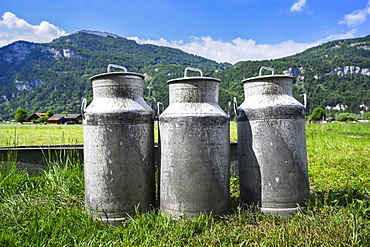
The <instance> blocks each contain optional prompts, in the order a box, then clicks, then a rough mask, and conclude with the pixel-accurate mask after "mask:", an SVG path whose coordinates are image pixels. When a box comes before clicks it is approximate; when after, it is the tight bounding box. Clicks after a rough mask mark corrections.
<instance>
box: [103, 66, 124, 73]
mask: <svg viewBox="0 0 370 247" xmlns="http://www.w3.org/2000/svg"><path fill="white" fill-rule="evenodd" d="M112 67H113V68H117V69H123V70H124V71H125V72H127V69H126V67H125V66H121V65H117V64H109V65H108V67H107V70H108V73H110V68H112Z"/></svg>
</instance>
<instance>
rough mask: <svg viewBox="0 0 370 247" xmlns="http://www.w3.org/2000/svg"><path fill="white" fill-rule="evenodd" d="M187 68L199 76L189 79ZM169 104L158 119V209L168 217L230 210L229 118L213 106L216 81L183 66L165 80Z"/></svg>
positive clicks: (216, 87)
mask: <svg viewBox="0 0 370 247" xmlns="http://www.w3.org/2000/svg"><path fill="white" fill-rule="evenodd" d="M189 70H194V71H198V72H200V77H188V76H187V73H188V71H189ZM167 83H168V84H169V100H170V104H169V106H168V107H167V108H166V109H165V111H164V112H163V113H162V114H161V115H160V117H159V130H160V133H161V136H160V141H161V170H160V209H161V211H162V212H165V213H167V214H169V215H171V216H173V217H181V216H187V217H193V216H196V215H199V214H200V213H206V214H209V213H212V214H215V215H220V214H225V213H227V212H228V211H229V209H230V198H229V193H230V192H229V191H230V177H229V176H230V170H229V166H230V165H229V163H230V158H229V149H230V146H229V145H230V141H229V140H230V137H229V116H228V115H227V114H226V113H225V112H224V111H223V110H222V109H221V108H220V107H219V106H218V87H219V83H220V80H219V79H215V78H210V77H203V72H202V71H201V70H200V69H196V68H189V67H188V68H186V69H185V77H184V78H177V79H173V80H170V81H168V82H167Z"/></svg>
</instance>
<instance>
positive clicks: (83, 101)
mask: <svg viewBox="0 0 370 247" xmlns="http://www.w3.org/2000/svg"><path fill="white" fill-rule="evenodd" d="M86 105H87V101H86V98H83V99H82V103H81V115H82V119H85V112H86Z"/></svg>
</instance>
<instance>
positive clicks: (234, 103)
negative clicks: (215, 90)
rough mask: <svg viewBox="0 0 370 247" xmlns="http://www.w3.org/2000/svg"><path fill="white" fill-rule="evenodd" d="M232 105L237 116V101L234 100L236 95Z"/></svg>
mask: <svg viewBox="0 0 370 247" xmlns="http://www.w3.org/2000/svg"><path fill="white" fill-rule="evenodd" d="M233 106H234V113H235V115H236V116H237V117H238V116H239V113H238V101H237V100H236V97H234V102H233Z"/></svg>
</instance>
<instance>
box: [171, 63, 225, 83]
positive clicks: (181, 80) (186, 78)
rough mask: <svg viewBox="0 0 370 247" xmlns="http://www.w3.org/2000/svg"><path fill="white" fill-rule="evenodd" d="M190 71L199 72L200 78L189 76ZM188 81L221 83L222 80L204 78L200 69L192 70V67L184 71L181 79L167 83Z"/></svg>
mask: <svg viewBox="0 0 370 247" xmlns="http://www.w3.org/2000/svg"><path fill="white" fill-rule="evenodd" d="M189 70H192V71H197V72H199V73H200V76H188V74H187V72H188V71H189ZM187 80H200V81H216V82H218V83H220V82H221V80H220V79H217V78H213V77H204V76H203V71H202V70H201V69H198V68H192V67H187V68H186V69H185V71H184V77H180V78H175V79H172V80H169V81H167V83H173V82H184V81H187Z"/></svg>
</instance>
